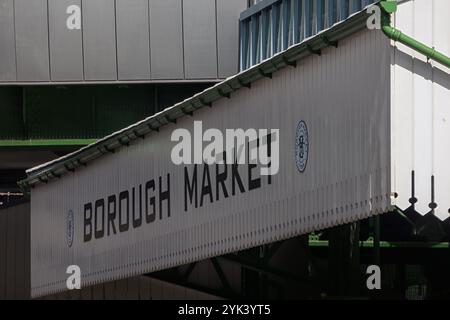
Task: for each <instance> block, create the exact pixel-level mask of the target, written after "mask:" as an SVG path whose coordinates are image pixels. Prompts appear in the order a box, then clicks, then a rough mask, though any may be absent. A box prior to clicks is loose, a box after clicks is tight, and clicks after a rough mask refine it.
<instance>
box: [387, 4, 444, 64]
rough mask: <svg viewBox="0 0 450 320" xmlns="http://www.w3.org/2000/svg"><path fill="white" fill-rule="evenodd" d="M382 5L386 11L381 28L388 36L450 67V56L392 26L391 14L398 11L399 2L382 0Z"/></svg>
mask: <svg viewBox="0 0 450 320" xmlns="http://www.w3.org/2000/svg"><path fill="white" fill-rule="evenodd" d="M380 6H381V8H382V9H383V11H384V13H385V14H384V16H383V18H382V26H381V29H382V31H383V33H384V34H385V35H386V36H387V37H388V38H390V39H391V40H394V41H395V42H400V43H402V44H404V45H405V46H407V47H409V48H411V49H413V50H415V51H417V52H419V53H421V54H423V55H424V56H426V57H427V58H428V59H430V60H434V61H436V62H439V63H441V64H442V65H444V66H446V67H448V68H450V57H448V56H447V55H445V54H443V53H441V52H439V51H437V50H436V49H435V48H431V47H429V46H427V45H425V44H423V43H422V42H420V41H417V40H415V39H413V38H411V37H409V36H407V35H406V34H404V33H402V32H401V31H400V30H398V29H396V28H394V27H392V26H391V19H390V18H391V14H392V13H394V12H396V11H397V3H396V2H395V1H382V2H380Z"/></svg>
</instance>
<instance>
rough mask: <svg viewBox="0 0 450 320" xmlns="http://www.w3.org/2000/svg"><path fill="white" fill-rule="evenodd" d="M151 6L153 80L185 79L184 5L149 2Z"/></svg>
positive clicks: (164, 0) (178, 1) (166, 0)
mask: <svg viewBox="0 0 450 320" xmlns="http://www.w3.org/2000/svg"><path fill="white" fill-rule="evenodd" d="M149 4H150V39H151V40H150V41H151V54H150V56H151V71H152V78H153V79H182V78H183V77H184V68H183V25H182V21H183V19H182V1H181V0H150V3H149Z"/></svg>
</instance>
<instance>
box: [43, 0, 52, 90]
mask: <svg viewBox="0 0 450 320" xmlns="http://www.w3.org/2000/svg"><path fill="white" fill-rule="evenodd" d="M45 3H46V4H47V59H48V78H49V80H50V82H51V81H52V62H51V58H50V8H49V7H50V6H49V0H46V1H45Z"/></svg>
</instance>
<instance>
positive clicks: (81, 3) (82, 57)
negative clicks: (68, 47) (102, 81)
mask: <svg viewBox="0 0 450 320" xmlns="http://www.w3.org/2000/svg"><path fill="white" fill-rule="evenodd" d="M80 16H81V17H80V18H81V68H82V70H81V73H82V75H81V77H82V78H83V80H86V77H85V74H84V35H83V33H84V15H83V0H80Z"/></svg>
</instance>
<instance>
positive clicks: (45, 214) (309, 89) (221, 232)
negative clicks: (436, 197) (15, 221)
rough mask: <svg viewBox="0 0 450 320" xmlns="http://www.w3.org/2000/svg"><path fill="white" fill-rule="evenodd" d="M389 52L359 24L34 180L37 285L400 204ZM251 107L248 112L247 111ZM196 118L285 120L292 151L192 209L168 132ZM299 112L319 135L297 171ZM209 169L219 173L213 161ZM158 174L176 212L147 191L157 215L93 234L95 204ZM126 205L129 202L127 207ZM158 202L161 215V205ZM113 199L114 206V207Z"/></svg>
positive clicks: (236, 123)
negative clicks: (55, 176) (48, 178)
mask: <svg viewBox="0 0 450 320" xmlns="http://www.w3.org/2000/svg"><path fill="white" fill-rule="evenodd" d="M390 54H391V51H390V47H389V41H388V40H387V39H386V37H385V36H384V35H382V33H381V32H370V31H363V32H360V33H358V34H357V35H355V36H353V37H350V38H347V39H345V40H342V41H341V42H340V45H339V48H337V49H336V48H333V47H331V48H327V49H324V50H323V52H322V55H321V56H320V57H319V56H310V57H308V58H305V59H304V60H302V61H300V62H299V65H298V67H297V68H288V67H287V68H284V69H283V70H281V71H279V72H276V73H274V74H273V79H266V78H264V79H261V80H259V81H257V82H255V83H253V84H252V87H251V89H250V90H249V89H246V88H242V89H240V90H239V91H237V92H235V93H234V94H233V95H232V97H231V99H225V98H224V99H221V100H219V101H217V102H215V103H214V104H213V107H212V109H210V108H204V109H200V110H198V111H197V112H196V113H195V114H194V116H193V117H184V118H181V119H178V121H177V124H172V125H166V126H164V127H162V128H161V129H160V132H159V133H157V132H153V133H151V134H149V135H148V136H147V138H146V139H145V140H142V139H139V140H136V141H134V142H133V143H132V145H130V146H129V147H123V148H121V149H119V150H117V151H116V152H115V153H114V154H108V155H105V156H103V157H102V158H100V159H98V160H96V161H94V162H91V163H89V165H88V166H87V167H86V168H80V169H77V171H76V172H75V173H70V174H67V175H65V176H63V177H62V179H60V180H53V181H52V182H50V183H48V184H40V185H38V186H36V187H35V188H34V189H33V190H32V194H31V206H32V221H31V222H32V229H31V237H32V241H31V243H32V256H31V263H32V267H31V270H32V287H33V289H32V295H33V296H40V295H45V294H51V293H53V292H57V291H63V290H65V283H66V276H67V275H66V273H65V270H66V268H67V266H68V265H69V264H77V265H79V266H80V268H81V272H82V285H83V286H88V285H91V284H94V283H99V282H106V281H109V280H111V279H122V278H125V277H130V276H132V275H136V274H142V273H147V272H151V271H155V270H161V269H166V268H170V267H173V266H177V265H183V264H187V263H189V262H192V261H199V260H202V259H205V258H208V257H211V256H216V255H221V254H224V253H228V252H233V251H239V250H243V249H245V248H249V247H254V246H257V245H261V244H264V243H268V242H274V241H279V240H282V239H286V238H290V237H294V236H296V235H299V234H305V233H309V232H311V231H313V230H319V229H324V228H328V227H331V226H335V225H339V224H344V223H348V222H351V221H354V220H358V219H363V218H365V217H368V216H370V215H373V214H377V213H382V212H386V211H389V210H391V209H392V206H391V197H390V179H389V177H390V133H389V127H390V122H389V117H390V114H389V110H390V101H389V96H390V81H389V76H390V63H389V62H390ZM323 88H327V90H326V91H324V90H323ZM243 112H245V114H246V115H248V116H246V117H243V116H242V114H243ZM194 120H199V121H203V128H204V130H206V129H207V128H217V129H219V130H222V131H224V130H225V128H278V129H280V139H279V141H280V154H281V155H284V156H282V157H280V171H279V172H278V174H277V175H275V176H273V177H272V182H271V184H269V183H268V181H267V179H266V178H262V181H261V183H262V184H261V187H260V188H258V189H254V190H252V191H251V192H249V188H248V180H249V179H251V177H250V176H249V174H248V171H247V169H248V166H246V165H243V166H239V168H238V172H239V174H240V176H241V177H242V179H243V181H244V188H245V191H243V192H240V191H239V190H238V191H237V192H236V194H235V195H233V194H232V193H231V190H232V188H231V187H232V182H231V179H226V182H225V187H226V188H227V190H228V191H229V197H228V198H225V197H224V196H221V197H220V199H219V200H218V201H214V200H216V198H214V200H213V202H210V200H209V198H208V197H207V198H205V199H207V200H205V203H204V205H203V206H201V207H198V208H195V207H194V206H188V207H187V208H186V209H185V207H184V201H183V199H184V196H185V193H184V192H185V190H184V182H185V181H184V167H183V166H177V165H175V164H173V163H172V161H171V158H170V154H171V149H172V147H173V146H174V145H175V143H172V142H171V141H170V136H171V134H172V132H173V130H174V129H175V128H186V129H188V130H189V131H190V132H192V130H193V121H194ZM301 120H303V121H306V123H307V125H308V131H309V142H310V148H309V158H308V165H307V168H306V170H305V171H304V172H303V173H301V172H300V171H299V170H298V169H297V166H296V161H295V156H294V153H295V152H294V150H295V136H296V128H297V125H298V123H299V122H300V121H301ZM285 155H291V156H285ZM187 170H188V172H189V174H192V172H193V167H192V166H187ZM202 170H205V168H204V167H203V166H199V168H198V171H199V173H198V176H197V177H198V179H199V181H201V180H202ZM210 170H213V171H212V172H211V174H213V175H214V172H215V171H214V166H213V167H211V169H210ZM228 170H230V168H228ZM167 174H170V187H168V186H167V179H169V178H167ZM230 177H231V173H230V176H229V178H230ZM151 179H154V181H155V185H156V189H155V193H156V195H158V194H159V193H160V192H162V191H165V190H166V189H167V188H169V189H170V205H171V213H170V217H168V214H167V203H168V201H166V200H164V201H163V202H162V206H161V203H160V201H158V200H160V199H159V196H158V198H157V199H155V201H156V203H155V204H156V206H157V207H156V210H157V211H156V215H153V214H152V211H153V210H152V207H151V206H152V202H151V201H150V200H149V202H147V200H145V202H146V203H147V205H149V206H150V207H147V209H143V210H146V211H145V212H146V213H147V214H146V215H145V219H144V220H145V221H143V222H142V225H141V226H140V227H137V228H134V227H133V226H131V225H129V228H128V231H125V229H123V230H122V231H123V232H119V230H118V226H117V225H116V229H117V230H116V232H117V233H114V232H113V231H112V229H111V234H110V235H109V236H108V235H107V233H106V232H107V231H106V229H104V232H105V233H104V235H105V236H104V237H103V238H102V237H99V238H97V239H95V237H94V236H93V238H92V239H91V240H90V241H85V240H84V232H85V225H84V205H85V204H86V203H88V202H92V203H95V202H96V201H97V200H98V199H107V198H108V197H109V196H111V195H116V198H117V197H119V193H120V192H122V191H124V190H128V191H129V193H131V192H132V188H133V187H135V191H136V193H137V192H138V191H137V190H139V185H141V186H142V185H144V186H145V185H146V182H147V181H150V180H151ZM203 179H205V178H203ZM159 181H161V186H160V183H159ZM199 183H200V182H199ZM148 185H149V186H151V182H149V184H148ZM160 189H162V190H160ZM214 189H215V187H214ZM150 192H152V191H150ZM153 195H154V194H153V193H150V194H149V195H148V197H150V196H153ZM144 198H145V199H147V196H144ZM99 203H101V201H100V202H99ZM125 203H126V202H124V203H122V206H120V207H121V208H125V207H123V206H125ZM135 204H136V205H135V206H134V210H133V209H130V210H133V211H132V212H133V213H138V211H137V210H138V209H137V208H139V205H137V203H136V202H135ZM119 205H120V204H119ZM119 205H118V206H116V210H115V211H116V213H115V214H116V218H117V211H118V210H119V209H118V207H119ZM130 205H132V204H130ZM143 206H144V208H145V205H143ZM160 207H162V208H163V211H162V212H161V213H162V215H160V214H158V212H159V208H160ZM109 208H111V209H108V210H111V212H113V211H114V210H113V209H112V208H113V206H109ZM69 210H73V212H74V220H73V222H74V229H73V230H74V241H73V245H72V246H71V247H70V248H69V246H68V244H67V236H68V233H67V227H66V226H67V221H68V220H67V219H68V217H70V215H68V212H69ZM121 210H124V209H121ZM101 212H102V210H99V211H98V225H97V227H95V226H94V227H92V226H91V229H89V226H87V227H86V228H87V229H86V230H91V231H94V229H93V228H96V230H98V231H100V233H99V234H98V235H100V234H101V227H100V228H99V226H101V225H102V218H101V217H102V215H101ZM109 213H110V212H108V214H109ZM143 215H144V213H143ZM111 216H114V214H112V213H111ZM147 216H148V220H147ZM103 217H106V216H103ZM143 217H144V216H143ZM152 217H154V219H153V218H152ZM105 219H106V218H105ZM103 221H104V220H103ZM116 223H118V221H117V220H116ZM109 224H110V222H108V225H109ZM105 228H106V227H105ZM50 231H51V232H50ZM152 290H153V288H152Z"/></svg>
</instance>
